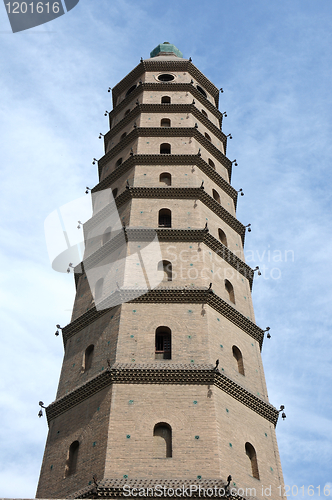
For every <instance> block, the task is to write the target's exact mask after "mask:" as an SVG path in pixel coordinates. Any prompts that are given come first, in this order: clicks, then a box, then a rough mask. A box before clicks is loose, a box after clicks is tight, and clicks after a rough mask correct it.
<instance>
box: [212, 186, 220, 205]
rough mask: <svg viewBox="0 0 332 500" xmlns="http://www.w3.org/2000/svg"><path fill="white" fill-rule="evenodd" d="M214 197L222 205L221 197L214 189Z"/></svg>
mask: <svg viewBox="0 0 332 500" xmlns="http://www.w3.org/2000/svg"><path fill="white" fill-rule="evenodd" d="M212 196H213V198H214V199H215V200H216V202H217V203H219V204H220V196H219V193H218V191H216V190H215V189H212Z"/></svg>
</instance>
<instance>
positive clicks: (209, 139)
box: [204, 132, 211, 142]
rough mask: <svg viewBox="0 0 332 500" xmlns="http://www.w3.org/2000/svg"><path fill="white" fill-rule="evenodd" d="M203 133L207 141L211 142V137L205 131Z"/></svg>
mask: <svg viewBox="0 0 332 500" xmlns="http://www.w3.org/2000/svg"><path fill="white" fill-rule="evenodd" d="M204 135H205V138H206V139H207V140H208V141H210V142H211V137H210V136H209V134H207V133H206V132H205V134H204Z"/></svg>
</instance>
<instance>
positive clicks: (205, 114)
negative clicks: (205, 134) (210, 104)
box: [201, 109, 208, 118]
mask: <svg viewBox="0 0 332 500" xmlns="http://www.w3.org/2000/svg"><path fill="white" fill-rule="evenodd" d="M201 111H202V115H204V116H206V118H207V117H208V115H207V112H206V111H205V109H202V110H201Z"/></svg>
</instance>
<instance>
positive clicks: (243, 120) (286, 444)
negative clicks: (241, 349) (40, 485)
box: [0, 0, 332, 498]
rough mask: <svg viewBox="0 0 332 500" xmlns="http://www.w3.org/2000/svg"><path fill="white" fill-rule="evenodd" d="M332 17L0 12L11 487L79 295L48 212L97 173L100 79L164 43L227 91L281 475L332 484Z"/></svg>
mask: <svg viewBox="0 0 332 500" xmlns="http://www.w3.org/2000/svg"><path fill="white" fill-rule="evenodd" d="M331 21H332V4H331V2H330V1H328V0H325V1H320V0H317V1H316V2H313V1H307V0H301V1H299V0H292V1H291V2H290V1H289V0H287V1H286V0H277V1H276V2H271V1H268V0H264V1H263V0H251V1H248V0H232V1H227V2H226V1H224V0H207V1H206V2H202V1H197V0H191V1H189V0H181V1H175V0H169V1H167V2H155V1H152V0H151V1H150V0H140V1H134V0H127V1H122V0H118V1H111V0H80V2H79V4H78V6H77V7H75V8H74V9H73V10H72V11H71V12H69V13H68V14H66V15H64V16H62V17H60V18H58V19H56V20H54V21H52V22H50V23H48V24H46V25H43V26H39V27H37V28H34V29H31V30H28V31H26V32H22V33H17V34H12V33H11V31H10V25H9V21H8V19H7V17H6V12H5V8H4V7H0V41H1V62H0V64H1V73H0V79H1V98H0V103H1V104H0V113H1V121H0V127H1V139H2V141H1V142H2V148H1V157H2V158H1V159H2V161H1V198H0V207H1V212H2V218H1V220H2V224H1V228H0V231H1V268H2V270H1V280H2V286H1V295H2V300H1V306H2V307H1V320H0V321H1V323H0V324H1V332H2V335H1V337H2V340H1V344H2V360H1V363H0V370H1V372H0V404H1V412H0V415H1V425H0V441H1V454H0V485H1V486H0V495H1V496H2V497H25V498H33V497H34V495H35V490H36V486H37V481H38V476H39V470H40V465H41V460H42V456H43V451H44V445H45V440H46V435H47V423H46V419H45V417H44V418H43V419H38V417H37V412H38V409H39V408H38V401H39V400H40V399H42V400H43V401H44V402H45V404H49V403H50V402H51V401H53V400H54V398H55V393H56V387H57V381H58V377H59V372H60V368H61V361H62V356H63V348H62V342H61V337H58V338H56V337H55V336H54V331H55V324H56V323H60V324H61V325H65V324H67V323H68V322H69V320H70V311H71V307H72V304H73V298H74V281H73V276H72V275H64V274H59V273H56V272H54V271H52V269H51V267H50V264H49V261H48V255H47V249H46V244H45V238H44V229H43V224H44V220H45V218H46V217H47V216H48V215H49V213H51V212H52V211H53V210H54V209H55V208H57V207H59V206H61V205H63V204H65V203H67V202H69V201H71V200H73V199H76V198H78V197H80V196H82V195H83V194H84V191H85V186H91V187H92V186H93V185H95V184H96V183H97V174H96V168H95V167H94V166H92V165H91V161H92V158H93V157H96V158H99V157H100V156H102V154H103V150H102V141H100V140H98V135H99V132H103V133H105V132H106V131H107V118H105V117H104V112H105V110H106V109H107V110H110V109H111V107H112V103H111V95H110V94H109V93H107V89H108V87H109V86H110V87H113V86H114V85H115V84H116V83H117V82H118V81H120V80H121V79H122V78H123V77H124V76H125V75H126V74H127V73H128V72H129V71H130V70H131V69H132V68H133V67H135V66H136V65H137V64H138V63H139V60H140V57H141V56H142V57H143V58H147V57H149V53H150V51H151V50H152V49H153V48H154V47H155V46H156V45H157V44H158V43H161V42H163V41H166V40H167V41H169V42H171V43H174V44H175V45H176V46H177V47H178V48H179V49H180V50H181V51H182V52H183V54H184V57H190V56H191V57H192V59H193V63H194V64H195V65H196V66H197V67H198V68H199V69H200V70H201V71H202V72H203V73H204V74H205V75H206V76H207V77H208V78H209V79H210V80H211V81H212V82H213V83H215V84H216V86H218V87H223V88H224V93H223V94H221V96H220V110H221V111H225V110H226V111H227V114H228V116H227V118H225V119H224V125H223V130H224V132H225V133H226V134H227V133H232V135H233V140H231V141H229V142H228V157H229V158H230V159H231V160H233V159H234V158H236V159H237V161H238V165H239V166H238V167H234V174H233V180H232V184H233V186H234V187H235V188H236V189H239V188H241V187H242V188H243V190H244V192H245V196H244V197H241V198H240V199H239V207H238V212H237V215H238V218H239V219H240V220H241V222H243V223H244V224H248V223H251V224H252V232H251V233H250V234H247V238H246V246H245V250H246V253H247V257H248V263H249V264H250V265H251V266H252V267H255V266H256V265H259V266H261V267H263V266H265V274H263V276H261V277H256V279H255V281H254V287H253V300H254V306H255V314H256V320H257V323H258V324H259V325H260V326H261V327H266V326H270V327H271V332H270V333H271V335H272V338H271V339H270V340H265V342H264V346H263V361H264V367H265V373H266V379H267V385H268V389H269V397H270V401H271V403H272V404H274V405H275V406H278V407H279V406H280V404H284V405H285V406H286V414H287V419H286V420H285V421H279V423H278V425H277V437H278V444H279V451H280V455H281V462H282V466H283V472H284V479H285V483H286V484H288V485H297V486H298V487H300V486H302V485H305V487H306V488H307V487H308V485H310V484H311V485H314V487H315V488H316V492H317V487H318V486H321V488H323V487H324V485H326V484H332V472H331V471H332V437H331V436H332V432H331V431H332V425H331V414H332V411H331V410H332V405H331V385H332V370H331V348H332V340H331V336H330V331H331V324H330V313H331V302H332V291H331V275H330V272H331V271H330V269H331V263H330V260H331V250H332V237H331V215H330V209H331V196H332V195H331V192H332V191H331V170H330V169H331V164H332V158H331V157H332V146H331V144H332V143H331V136H332V130H331V128H332V126H331V125H332V119H331V81H332V60H331V59H332V51H331V46H332V30H331ZM287 251H290V252H289V253H286V252H287ZM276 255H278V258H279V261H276V260H273V256H274V257H276ZM291 255H294V258H291V257H290V256H291ZM286 256H288V258H287V259H286ZM294 491H295V490H294ZM298 496H300V495H298ZM306 497H307V495H306ZM316 497H317V498H318V495H317V494H316V495H315V497H314V498H316ZM308 498H309V497H308Z"/></svg>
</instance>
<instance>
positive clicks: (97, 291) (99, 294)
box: [95, 278, 104, 302]
mask: <svg viewBox="0 0 332 500" xmlns="http://www.w3.org/2000/svg"><path fill="white" fill-rule="evenodd" d="M103 286H104V278H100V279H99V280H98V281H97V283H96V285H95V302H98V301H99V300H100V299H101V298H102V295H103Z"/></svg>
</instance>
